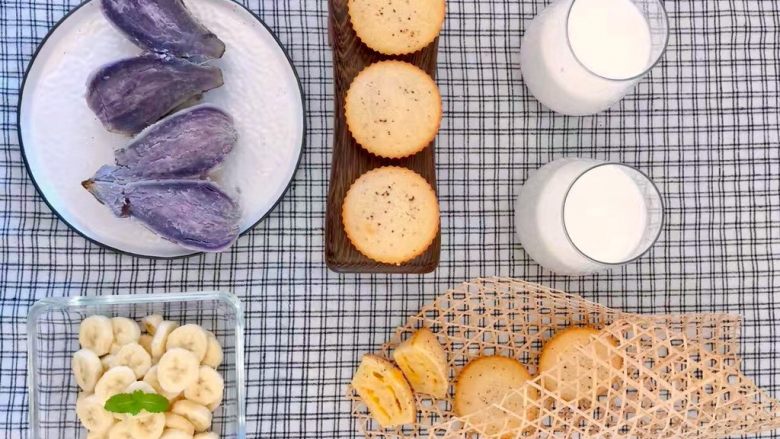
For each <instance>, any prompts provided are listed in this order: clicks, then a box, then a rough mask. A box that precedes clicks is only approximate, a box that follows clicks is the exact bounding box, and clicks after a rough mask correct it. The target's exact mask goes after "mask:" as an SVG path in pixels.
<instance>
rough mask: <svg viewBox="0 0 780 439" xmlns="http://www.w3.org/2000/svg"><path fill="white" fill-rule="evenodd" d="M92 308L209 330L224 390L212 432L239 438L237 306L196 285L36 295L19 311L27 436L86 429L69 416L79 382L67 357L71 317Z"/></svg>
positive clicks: (73, 326) (75, 321)
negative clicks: (218, 350)
mask: <svg viewBox="0 0 780 439" xmlns="http://www.w3.org/2000/svg"><path fill="white" fill-rule="evenodd" d="M94 314H100V315H105V316H108V317H118V316H121V317H128V318H131V319H134V320H136V321H138V322H140V320H141V318H143V317H144V316H147V315H149V314H161V315H162V316H163V317H164V318H165V319H167V320H173V321H176V322H180V323H182V324H184V323H196V324H199V325H201V326H203V328H205V329H207V330H209V331H212V332H213V333H214V335H215V336H216V337H217V339H218V340H219V342H220V344H221V345H222V349H223V352H224V360H223V361H222V364H221V365H220V367H219V369H218V370H219V372H220V373H221V374H222V377H223V378H224V380H225V393H224V397H223V401H222V404H221V405H220V407H219V408H217V409H216V411H215V412H214V418H213V423H212V427H211V431H214V432H215V433H218V434H219V437H220V438H236V439H244V438H245V437H246V419H245V408H246V400H245V398H246V395H245V384H244V311H243V307H242V305H241V302H240V301H239V300H238V298H236V296H234V295H232V294H229V293H223V292H197V293H165V294H137V295H125V296H91V297H63V298H46V299H41V300H39V301H38V302H36V303H35V304H34V305H33V306H32V307H31V308H30V312H29V314H28V316H27V331H28V333H27V349H28V357H27V367H28V386H29V392H30V395H29V397H30V430H31V432H32V434H31V437H32V438H35V439H81V438H86V436H87V430H86V429H84V427H82V426H81V423H80V422H79V420H78V417H77V416H76V399H77V397H78V394H79V392H80V391H81V389H80V388H79V386H78V385H77V384H76V382H75V379H74V378H73V373H72V371H71V365H70V363H71V357H72V356H73V353H74V352H76V351H77V350H78V349H79V339H78V330H79V323H80V322H81V321H82V320H84V318H86V317H88V316H90V315H94Z"/></svg>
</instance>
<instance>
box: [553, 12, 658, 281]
mask: <svg viewBox="0 0 780 439" xmlns="http://www.w3.org/2000/svg"><path fill="white" fill-rule="evenodd" d="M575 1H576V0H575ZM609 165H614V166H620V167H623V168H627V169H630V170H632V171H634V172H636V173H638V174H639V175H641V176H642V177H644V178H645V180H647V181H648V182H649V183H650V186H651V187H652V188H653V191H655V193H656V195H657V196H658V200H659V202H660V203H661V221H660V223H659V224H658V231H657V232H656V233H655V236H654V237H653V239H651V240H650V241H649V242H648V244H647V246H646V247H645V248H643V249H642V250H641V251H639V252H638V253H636V255H635V256H632V257H631V258H628V259H626V260H623V261H619V262H604V261H600V260H598V259H596V258H594V257H592V256H589V255H588V254H587V253H585V252H584V251H582V250H581V249H580V248H579V247H577V244H575V243H574V241H573V240H572V239H571V235H569V229H568V228H567V227H566V216H565V213H566V202H567V201H568V200H569V193H570V192H571V189H572V187H574V185H575V184H576V183H577V181H579V179H580V178H582V177H583V176H584V175H585V174H587V173H588V172H590V171H592V170H594V169H596V168H600V167H602V166H609ZM665 213H666V205H665V204H664V198H663V196H662V194H661V191H660V190H659V189H658V185H656V184H655V182H654V181H653V180H652V179H651V178H650V176H648V175H647V174H646V173H644V172H642V171H640V170H639V169H637V168H636V167H634V166H631V165H627V164H625V163H620V162H599V163H596V164H594V165H593V166H589V167H588V168H586V169H584V170H583V171H582V172H580V173H579V175H577V177H575V178H574V180H572V182H571V183H570V184H569V187H568V188H566V192H565V193H564V195H563V203H561V224H562V225H563V234H564V235H566V240H567V241H569V244H571V246H572V247H573V248H574V250H575V251H576V252H577V253H578V254H580V255H581V256H583V257H584V258H586V259H587V260H589V261H591V262H593V263H596V264H599V265H605V266H609V267H617V266H620V265H624V264H628V263H631V262H634V261H636V260H637V259H639V258H641V257H642V256H644V255H645V253H647V252H648V251H650V249H651V248H652V247H653V246H654V245H655V243H656V242H658V238H660V237H661V232H662V231H663V229H664V224H665V219H666V215H665Z"/></svg>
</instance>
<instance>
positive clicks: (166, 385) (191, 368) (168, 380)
mask: <svg viewBox="0 0 780 439" xmlns="http://www.w3.org/2000/svg"><path fill="white" fill-rule="evenodd" d="M158 334H159V332H158ZM199 367H200V362H199V361H198V359H197V358H195V354H193V353H192V352H190V351H188V350H187V349H183V348H173V349H170V350H169V351H168V352H166V353H165V354H164V355H163V356H162V358H160V362H159V363H157V380H158V381H159V382H160V387H162V388H163V390H165V391H166V392H181V391H183V390H184V389H186V388H187V387H189V386H190V385H191V384H192V383H194V382H195V381H196V380H197V379H198V373H199V370H198V369H199Z"/></svg>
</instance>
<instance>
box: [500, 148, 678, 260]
mask: <svg viewBox="0 0 780 439" xmlns="http://www.w3.org/2000/svg"><path fill="white" fill-rule="evenodd" d="M663 218H664V206H663V200H662V198H661V193H660V192H659V191H658V188H657V187H656V186H655V184H653V182H652V181H651V180H650V179H649V178H648V177H647V176H646V175H645V174H643V173H642V172H640V171H639V170H637V169H635V168H633V167H631V166H628V165H624V164H620V163H612V162H605V161H601V160H593V159H581V158H565V159H560V160H556V161H553V162H550V163H548V164H546V165H544V166H542V167H541V168H539V169H538V170H537V171H536V172H535V173H534V174H532V175H531V176H530V178H528V180H527V181H526V182H525V184H524V185H523V187H522V188H521V190H520V194H519V196H518V198H517V202H516V204H515V228H516V232H517V236H518V237H519V238H520V242H521V243H522V245H523V248H525V250H526V252H527V253H528V254H529V255H530V256H531V257H532V258H533V259H534V260H535V261H536V262H538V263H539V264H540V265H542V266H543V267H545V268H547V269H549V270H551V271H553V272H555V273H559V274H568V275H584V274H589V273H593V272H597V271H602V270H605V269H610V268H613V267H617V266H619V265H622V264H625V263H627V262H630V261H632V260H634V259H637V258H639V257H640V256H641V255H642V254H644V253H645V252H646V251H647V250H649V249H650V247H651V246H652V245H653V244H654V243H655V242H656V240H657V239H658V236H659V234H660V232H661V227H662V225H663Z"/></svg>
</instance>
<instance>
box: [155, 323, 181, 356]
mask: <svg viewBox="0 0 780 439" xmlns="http://www.w3.org/2000/svg"><path fill="white" fill-rule="evenodd" d="M178 326H179V324H178V323H176V322H172V321H170V320H163V321H162V322H160V323H159V324H158V325H157V327H156V328H155V332H154V337H152V343H151V344H150V347H151V349H152V357H153V358H160V357H162V354H164V353H165V344H166V343H167V342H168V336H169V335H170V334H171V332H173V330H174V329H176V328H177V327H178Z"/></svg>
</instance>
